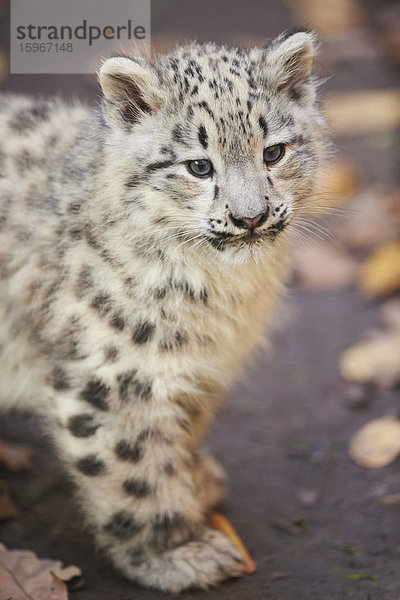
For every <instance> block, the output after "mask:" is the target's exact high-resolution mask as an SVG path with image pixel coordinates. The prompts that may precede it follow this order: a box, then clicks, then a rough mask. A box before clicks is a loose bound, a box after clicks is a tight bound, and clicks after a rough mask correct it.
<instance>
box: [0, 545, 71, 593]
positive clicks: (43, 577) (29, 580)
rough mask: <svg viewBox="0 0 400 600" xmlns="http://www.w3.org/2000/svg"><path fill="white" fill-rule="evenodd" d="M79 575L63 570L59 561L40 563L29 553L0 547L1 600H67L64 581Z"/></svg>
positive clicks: (67, 569)
mask: <svg viewBox="0 0 400 600" xmlns="http://www.w3.org/2000/svg"><path fill="white" fill-rule="evenodd" d="M78 575H81V571H80V569H78V567H68V568H66V569H63V568H62V566H61V563H60V562H59V561H54V560H47V559H39V558H37V556H36V555H35V554H34V553H33V552H30V551H29V550H7V548H6V547H5V546H3V544H0V581H1V593H2V595H3V596H4V598H12V600H68V593H67V586H66V585H65V583H64V581H68V580H69V579H71V578H73V577H76V576H78Z"/></svg>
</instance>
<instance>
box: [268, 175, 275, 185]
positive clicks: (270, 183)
mask: <svg viewBox="0 0 400 600" xmlns="http://www.w3.org/2000/svg"><path fill="white" fill-rule="evenodd" d="M267 181H268V183H269V185H270V186H271V187H274V182H273V181H272V179H271V177H270V176H269V175H268V176H267Z"/></svg>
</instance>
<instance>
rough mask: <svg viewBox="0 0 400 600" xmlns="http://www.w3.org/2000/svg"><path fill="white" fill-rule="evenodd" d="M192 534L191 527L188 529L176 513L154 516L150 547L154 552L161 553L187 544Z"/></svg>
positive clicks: (180, 516) (181, 516)
mask: <svg viewBox="0 0 400 600" xmlns="http://www.w3.org/2000/svg"><path fill="white" fill-rule="evenodd" d="M193 533H194V532H193V526H192V527H190V526H189V524H188V523H186V521H185V519H184V518H183V515H181V514H180V513H178V512H174V513H172V514H171V515H169V514H160V515H156V517H155V519H154V521H153V537H152V539H151V541H150V545H151V547H152V549H153V550H154V551H156V552H157V553H162V552H165V550H167V549H172V548H176V547H177V546H180V545H182V544H184V543H187V542H189V541H190V540H191V539H193Z"/></svg>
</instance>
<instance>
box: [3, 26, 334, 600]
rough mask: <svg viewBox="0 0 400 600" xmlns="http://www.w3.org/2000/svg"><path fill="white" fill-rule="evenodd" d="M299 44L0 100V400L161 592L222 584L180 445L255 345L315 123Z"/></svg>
mask: <svg viewBox="0 0 400 600" xmlns="http://www.w3.org/2000/svg"><path fill="white" fill-rule="evenodd" d="M314 54H315V36H314V35H313V34H312V33H307V32H296V33H286V34H282V35H281V36H280V37H279V38H277V39H276V40H275V41H274V42H273V43H272V44H271V45H270V46H269V48H267V49H265V48H254V49H251V50H239V49H236V48H232V49H228V48H225V47H218V46H216V45H214V44H212V43H208V44H205V45H196V44H190V45H187V46H184V47H180V48H178V49H176V50H175V51H173V52H172V53H170V54H167V55H160V56H157V57H156V58H155V59H154V60H150V59H144V58H141V57H137V56H117V57H114V58H110V59H108V60H106V61H105V62H104V64H103V65H102V67H101V69H100V72H99V79H100V85H101V88H102V92H103V110H102V111H97V110H95V109H89V108H87V107H85V106H83V105H81V104H78V103H76V104H64V103H62V102H61V101H59V100H53V101H34V100H31V99H28V98H26V97H18V96H3V97H2V99H1V113H0V131H1V138H0V139H1V141H0V161H1V177H0V198H1V200H0V202H1V204H0V279H1V284H0V324H1V328H0V382H1V383H0V386H1V397H2V405H3V406H4V407H5V408H8V407H11V406H12V407H14V408H15V407H23V408H26V407H28V408H29V409H32V410H36V411H39V412H40V413H41V414H43V415H44V416H45V417H46V418H47V420H48V423H49V430H50V431H51V433H52V435H53V438H54V442H55V444H56V446H57V448H58V450H59V454H60V456H61V458H62V459H63V461H64V462H65V464H66V466H67V468H68V470H69V472H70V473H71V474H72V476H73V477H74V479H75V482H76V485H77V488H78V493H79V496H80V497H81V499H82V505H83V508H84V510H85V512H86V515H87V518H88V521H89V522H90V523H91V525H92V527H93V530H94V534H95V537H96V540H97V543H98V544H99V545H100V546H101V547H102V548H104V549H105V551H106V552H107V554H108V556H109V557H110V558H111V560H112V561H113V563H114V564H115V566H116V567H117V568H118V569H119V570H120V571H121V572H122V573H124V574H125V576H127V577H128V578H131V579H134V580H137V581H139V582H140V583H142V584H144V585H147V586H151V587H155V588H158V589H160V590H164V591H170V592H178V591H180V590H183V589H185V588H189V587H200V588H205V587H207V586H209V585H212V584H216V583H217V582H218V581H220V580H222V579H224V578H227V577H231V576H239V575H241V574H242V573H243V572H244V564H243V562H242V559H241V557H240V556H239V554H238V552H237V551H236V550H235V549H234V547H233V546H232V545H231V542H230V541H229V540H228V539H227V538H225V537H224V535H223V534H222V533H220V532H218V531H215V530H212V529H211V528H210V527H209V526H208V515H209V512H210V510H211V508H212V507H213V506H214V505H215V503H217V502H218V501H220V500H221V498H222V497H223V494H224V487H225V485H224V481H225V480H224V474H223V471H222V469H221V468H220V467H219V466H218V465H217V464H216V463H215V462H214V461H213V460H212V459H211V458H210V457H208V456H206V455H204V454H202V453H200V452H199V451H198V446H199V443H200V442H201V439H202V437H203V434H204V431H205V429H206V427H207V425H208V424H209V423H210V421H211V419H212V417H213V414H214V412H215V410H216V408H217V406H218V402H219V398H220V397H221V395H222V394H223V393H224V392H225V391H226V389H227V388H228V386H229V385H230V384H231V382H232V380H233V378H234V377H235V376H237V374H238V371H239V369H240V366H241V363H242V361H243V359H244V358H245V357H247V356H248V355H249V353H250V352H251V351H252V350H253V348H254V347H255V345H256V344H257V343H259V342H260V341H261V339H262V332H263V328H264V325H266V324H267V323H268V321H269V319H270V318H271V316H272V312H273V308H274V305H275V304H276V300H277V298H278V296H279V293H280V291H281V288H282V282H283V280H284V278H285V273H286V270H287V268H286V265H287V259H286V241H287V235H288V231H289V230H290V225H291V223H292V222H293V220H294V219H295V216H296V214H298V213H296V211H298V210H299V208H301V206H302V203H303V202H304V201H305V199H306V198H307V196H308V195H309V194H310V192H311V191H312V189H313V184H314V175H315V171H316V168H317V166H318V164H319V162H320V158H321V156H322V148H323V136H324V133H323V123H322V119H321V117H320V114H319V112H318V108H317V107H316V104H315V96H316V94H315V88H316V84H315V80H314V79H313V77H312V76H311V67H312V61H313V55H314Z"/></svg>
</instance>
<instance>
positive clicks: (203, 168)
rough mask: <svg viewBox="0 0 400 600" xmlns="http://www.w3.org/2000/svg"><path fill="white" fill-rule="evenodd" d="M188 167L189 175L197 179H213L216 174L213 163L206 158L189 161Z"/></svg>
mask: <svg viewBox="0 0 400 600" xmlns="http://www.w3.org/2000/svg"><path fill="white" fill-rule="evenodd" d="M186 166H187V168H188V171H189V173H191V174H192V175H195V176H196V177H211V175H212V174H213V172H214V169H213V166H212V162H211V161H209V160H207V159H205V158H201V159H197V160H188V162H187V163H186Z"/></svg>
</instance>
